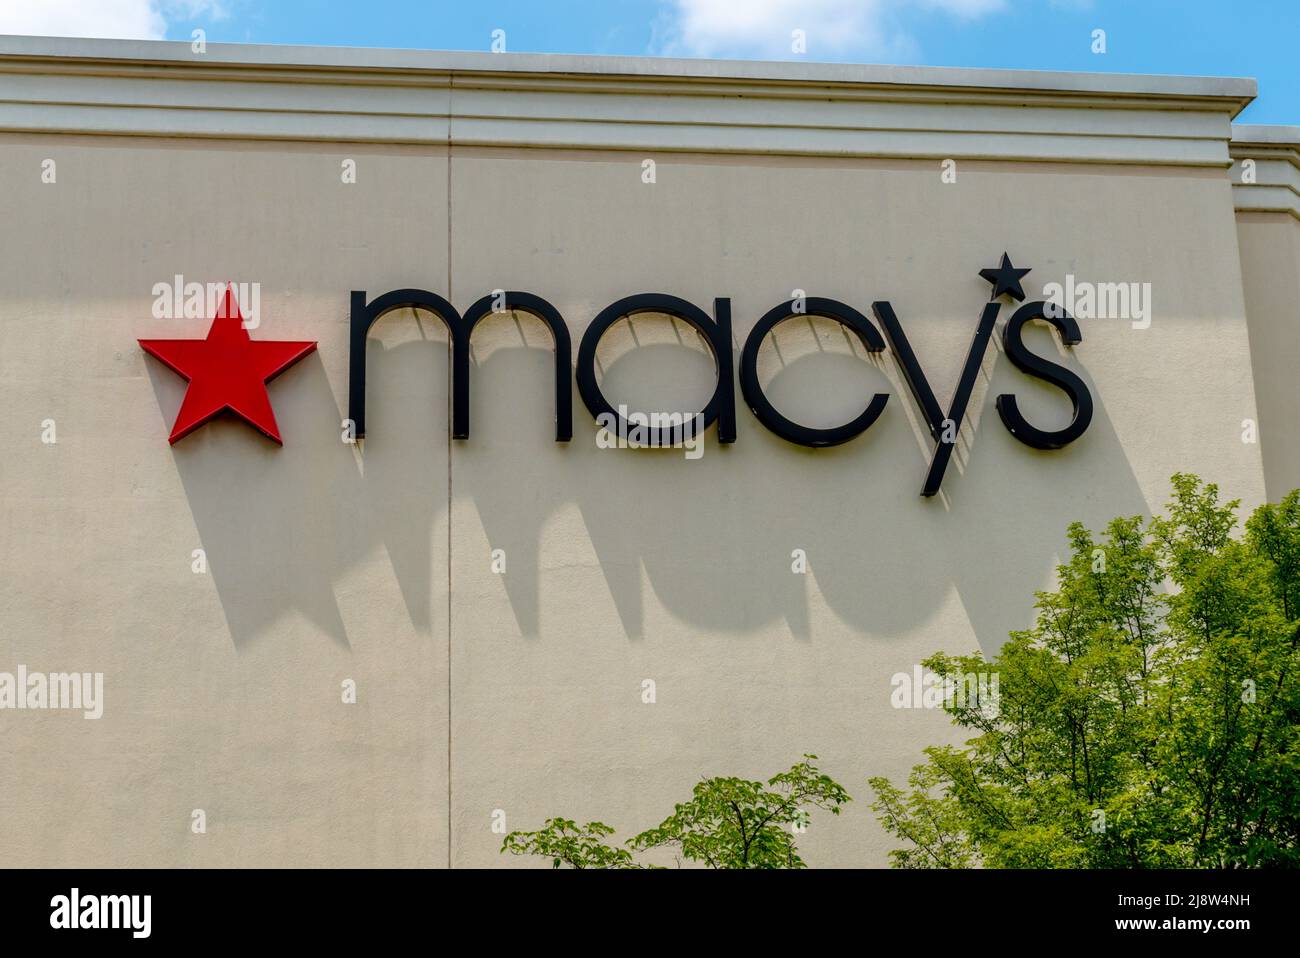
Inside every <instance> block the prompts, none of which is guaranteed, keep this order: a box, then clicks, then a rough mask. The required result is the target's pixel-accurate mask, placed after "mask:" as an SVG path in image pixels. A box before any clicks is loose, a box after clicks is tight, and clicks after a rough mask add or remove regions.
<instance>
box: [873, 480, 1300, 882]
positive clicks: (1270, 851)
mask: <svg viewBox="0 0 1300 958" xmlns="http://www.w3.org/2000/svg"><path fill="white" fill-rule="evenodd" d="M1298 496H1300V493H1297V492H1293V493H1291V494H1290V495H1289V496H1287V497H1286V499H1285V500H1283V502H1282V503H1280V504H1278V505H1265V506H1262V507H1260V508H1259V509H1258V510H1256V511H1255V513H1254V515H1252V516H1251V517H1250V519H1249V520H1248V521H1247V523H1246V527H1245V533H1244V535H1240V536H1238V535H1235V533H1236V531H1237V520H1236V510H1237V507H1238V504H1239V503H1238V502H1237V501H1232V502H1227V503H1221V502H1220V501H1219V491H1218V489H1217V487H1216V486H1214V485H1212V484H1204V483H1202V482H1201V481H1200V480H1199V479H1197V478H1196V477H1194V476H1187V475H1177V476H1175V477H1174V479H1173V498H1172V501H1171V502H1170V504H1169V508H1168V510H1167V511H1168V515H1167V516H1165V517H1157V518H1155V519H1152V520H1151V521H1149V522H1143V520H1142V519H1140V518H1119V519H1115V520H1114V521H1112V522H1111V523H1110V524H1109V526H1108V527H1107V528H1106V530H1105V534H1104V536H1103V537H1101V538H1100V539H1098V538H1097V537H1095V536H1094V534H1093V533H1091V532H1089V531H1088V530H1087V529H1085V528H1084V527H1083V526H1082V525H1080V524H1078V523H1076V524H1074V525H1071V526H1070V528H1069V543H1070V558H1069V559H1068V561H1066V562H1065V563H1064V564H1062V565H1061V566H1059V567H1058V570H1057V572H1058V587H1057V589H1056V590H1055V591H1054V592H1044V593H1039V595H1038V602H1037V609H1038V616H1037V623H1036V625H1035V627H1034V628H1033V629H1030V630H1028V631H1025V632H1016V633H1012V635H1011V637H1010V640H1009V641H1008V642H1007V643H1006V645H1004V646H1003V647H1002V649H1001V650H1000V652H999V653H998V654H997V655H996V656H995V657H994V658H993V660H992V661H991V662H985V661H984V660H983V659H982V658H981V657H980V656H979V655H973V656H957V657H953V656H947V655H936V656H934V657H932V658H931V659H929V660H927V661H926V663H925V664H926V666H927V667H928V668H930V669H932V670H933V671H934V672H935V673H937V674H938V675H939V676H942V677H944V678H945V679H954V680H955V679H956V678H957V677H959V676H962V675H965V674H968V673H971V672H975V673H979V672H982V671H989V670H993V671H996V672H997V674H998V679H999V682H998V700H997V703H996V705H997V707H996V708H993V709H991V708H989V707H988V704H989V703H987V702H977V701H962V700H960V699H954V700H952V701H949V702H948V703H946V705H945V708H946V709H947V711H948V712H949V713H950V715H951V716H952V719H953V721H954V723H955V724H956V725H958V726H960V727H962V728H964V729H968V730H971V731H973V732H974V733H975V735H974V737H973V738H971V739H970V740H968V741H967V743H966V745H965V746H964V747H960V748H955V747H934V748H928V749H926V750H925V754H926V756H927V761H926V762H925V763H924V764H923V765H920V766H917V767H916V768H915V769H914V770H913V772H912V774H911V776H910V778H909V782H908V787H907V789H902V788H899V787H897V786H895V785H893V784H892V783H891V782H889V781H888V780H887V779H884V778H873V779H871V780H870V784H871V786H872V788H873V790H874V791H875V793H876V798H875V801H874V802H873V803H872V808H873V809H874V810H875V811H876V813H877V815H878V816H879V817H880V820H881V822H882V824H883V825H884V827H885V828H886V830H888V831H889V832H890V833H892V834H893V835H895V836H896V837H898V838H900V839H903V840H904V841H905V843H906V844H905V846H904V847H903V848H900V849H898V850H896V851H893V852H891V858H892V861H893V863H894V865H895V866H896V867H904V868H955V867H967V866H972V865H982V866H984V867H995V868H996V867H1004V868H1142V867H1162V866H1163V867H1195V868H1232V867H1254V866H1264V865H1273V866H1277V865H1300V846H1298V845H1297V839H1298V838H1300V683H1297V681H1296V678H1297V674H1298V673H1300V649H1298V645H1297V639H1298V638H1300V621H1298V620H1300V498H1298Z"/></svg>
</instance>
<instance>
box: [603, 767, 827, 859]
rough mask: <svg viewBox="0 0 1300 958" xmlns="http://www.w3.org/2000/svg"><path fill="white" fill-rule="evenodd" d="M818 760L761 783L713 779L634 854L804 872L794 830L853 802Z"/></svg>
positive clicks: (636, 841)
mask: <svg viewBox="0 0 1300 958" xmlns="http://www.w3.org/2000/svg"><path fill="white" fill-rule="evenodd" d="M816 758H817V756H816V755H805V756H804V760H803V761H802V762H798V763H797V764H795V765H794V766H792V767H791V768H790V770H789V771H786V772H781V773H780V774H778V775H774V776H772V777H771V778H769V779H768V780H767V783H766V785H765V784H764V783H763V782H752V781H748V780H746V779H743V778H709V779H705V780H704V781H702V782H700V783H699V784H698V785H696V786H695V790H694V793H693V794H692V796H691V800H690V801H689V802H684V803H682V804H680V805H678V806H676V808H675V809H674V810H673V813H672V815H670V816H668V817H667V818H666V819H664V820H663V821H662V822H660V824H659V825H658V827H656V828H651V829H649V830H648V831H644V832H642V833H641V834H640V835H637V836H636V837H635V838H633V839H632V840H631V841H630V842H629V844H630V845H631V846H632V847H633V848H637V849H648V848H664V847H668V848H674V849H676V850H677V851H678V852H679V853H680V854H681V856H682V857H683V858H686V859H688V860H689V861H695V862H702V863H703V864H705V865H708V866H709V867H710V868H804V867H806V866H805V865H804V861H803V859H802V858H800V857H799V854H798V851H797V850H796V848H795V841H794V834H795V831H794V830H795V828H796V827H798V826H799V824H800V823H801V822H806V821H807V818H806V816H807V814H808V809H809V808H822V809H825V810H826V811H829V812H830V813H831V814H832V815H838V814H839V813H840V806H841V805H843V804H844V803H845V802H847V801H850V798H849V795H848V793H847V792H845V791H844V789H843V788H841V787H840V785H839V784H838V783H837V782H835V780H834V779H832V778H831V777H830V776H829V775H824V774H822V773H821V772H820V771H818V769H817V766H816V765H815V764H813V761H814V760H815V759H816Z"/></svg>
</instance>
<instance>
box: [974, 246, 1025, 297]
mask: <svg viewBox="0 0 1300 958" xmlns="http://www.w3.org/2000/svg"><path fill="white" fill-rule="evenodd" d="M1028 272H1029V268H1028V267H1027V268H1025V269H1016V268H1015V267H1014V266H1012V265H1011V257H1010V256H1008V255H1007V254H1006V253H1003V254H1002V263H1001V265H1000V266H998V268H997V269H982V270H980V275H981V276H982V277H984V278H985V279H986V280H988V281H989V282H990V283H992V284H993V295H992V296H990V297H989V299H997V298H998V297H999V296H1001V295H1002V294H1003V293H1008V294H1010V295H1011V296H1013V297H1015V298H1016V299H1018V300H1020V301H1021V302H1024V299H1025V291H1024V290H1023V289H1022V288H1021V286H1020V281H1021V280H1022V279H1024V277H1025V274H1026V273H1028Z"/></svg>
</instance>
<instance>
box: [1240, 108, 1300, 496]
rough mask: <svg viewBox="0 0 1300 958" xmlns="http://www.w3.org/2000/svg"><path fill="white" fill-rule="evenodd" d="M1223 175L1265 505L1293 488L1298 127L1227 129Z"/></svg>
mask: <svg viewBox="0 0 1300 958" xmlns="http://www.w3.org/2000/svg"><path fill="white" fill-rule="evenodd" d="M1231 152H1232V157H1233V165H1232V169H1231V171H1230V173H1229V177H1230V179H1231V182H1232V189H1233V198H1234V202H1235V204H1236V207H1237V241H1238V246H1239V248H1240V250H1241V274H1242V283H1243V291H1244V295H1245V301H1246V314H1247V317H1248V319H1249V324H1250V347H1251V356H1252V364H1253V366H1254V372H1255V390H1256V398H1257V401H1258V403H1259V415H1260V429H1261V432H1262V434H1263V441H1262V443H1261V445H1262V449H1263V453H1264V477H1265V480H1266V484H1267V488H1268V496H1269V499H1270V500H1277V499H1280V498H1282V497H1283V496H1285V495H1286V494H1287V493H1288V492H1290V491H1291V490H1293V489H1295V488H1297V487H1300V438H1298V437H1297V436H1296V430H1295V417H1296V412H1297V410H1300V384H1298V383H1297V377H1296V369H1297V367H1300V336H1298V335H1297V331H1298V330H1300V127H1294V126H1234V127H1233V137H1232V144H1231Z"/></svg>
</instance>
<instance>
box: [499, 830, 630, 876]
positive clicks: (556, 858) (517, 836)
mask: <svg viewBox="0 0 1300 958" xmlns="http://www.w3.org/2000/svg"><path fill="white" fill-rule="evenodd" d="M613 834H614V829H612V828H610V827H609V826H608V825H606V824H605V823H604V822H588V823H587V824H586V825H579V824H578V823H577V822H574V821H572V820H571V819H568V818H548V819H547V820H546V824H545V825H543V826H542V827H541V828H540V829H538V830H537V831H535V832H511V833H510V834H509V835H507V836H506V837H505V841H503V842H502V843H501V851H502V852H503V853H504V852H510V853H511V854H512V855H540V856H542V857H543V858H549V859H551V867H552V868H559V867H560V866H561V865H568V866H569V867H570V868H636V867H638V866H637V864H636V863H635V862H634V861H633V860H632V855H631V853H630V852H629V851H628V850H627V849H625V848H615V847H614V846H612V845H606V844H605V843H604V842H603V841H601V839H602V838H605V837H607V836H609V835H613Z"/></svg>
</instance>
